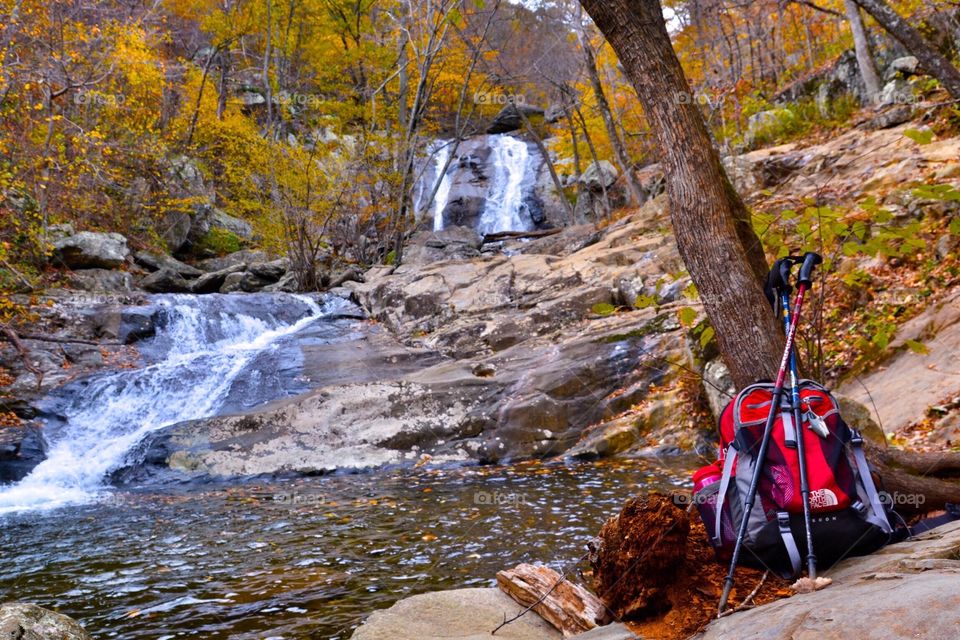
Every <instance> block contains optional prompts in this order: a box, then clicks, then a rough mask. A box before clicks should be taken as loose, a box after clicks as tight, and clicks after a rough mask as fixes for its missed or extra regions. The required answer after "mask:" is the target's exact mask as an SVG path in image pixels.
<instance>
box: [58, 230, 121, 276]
mask: <svg viewBox="0 0 960 640" xmlns="http://www.w3.org/2000/svg"><path fill="white" fill-rule="evenodd" d="M129 254H130V249H129V248H127V239H126V238H125V237H123V236H122V235H120V234H119V233H96V232H93V231H81V232H79V233H77V234H74V235H72V236H67V237H65V238H62V239H60V240H57V241H55V242H54V243H53V261H54V264H60V265H63V266H65V267H69V268H71V269H94V268H101V269H116V268H117V267H119V266H121V265H123V264H124V262H126V259H127V256H128V255H129Z"/></svg>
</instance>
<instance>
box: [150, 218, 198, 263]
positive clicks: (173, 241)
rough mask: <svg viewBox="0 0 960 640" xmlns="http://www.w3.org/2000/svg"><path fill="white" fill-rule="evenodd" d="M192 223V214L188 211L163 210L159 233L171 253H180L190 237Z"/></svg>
mask: <svg viewBox="0 0 960 640" xmlns="http://www.w3.org/2000/svg"><path fill="white" fill-rule="evenodd" d="M192 224H193V215H192V214H191V213H190V212H189V211H183V210H170V211H165V212H164V213H163V216H161V219H160V228H159V230H158V231H159V233H160V237H161V238H162V239H163V242H164V244H166V245H167V249H168V250H169V251H172V252H173V253H180V252H181V251H183V249H184V248H185V247H186V245H187V240H188V239H189V238H190V227H191V225H192Z"/></svg>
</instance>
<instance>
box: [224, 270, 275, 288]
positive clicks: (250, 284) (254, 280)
mask: <svg viewBox="0 0 960 640" xmlns="http://www.w3.org/2000/svg"><path fill="white" fill-rule="evenodd" d="M227 277H228V278H229V277H230V276H227ZM273 283H274V281H273V280H267V279H265V278H261V277H260V276H258V275H256V274H255V273H251V272H250V271H245V272H244V273H243V278H242V279H241V280H240V290H241V291H246V292H247V293H253V292H254V291H260V290H262V289H263V288H264V287H266V286H269V285H271V284H273ZM224 284H226V281H224Z"/></svg>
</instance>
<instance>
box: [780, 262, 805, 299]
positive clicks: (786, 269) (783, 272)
mask: <svg viewBox="0 0 960 640" xmlns="http://www.w3.org/2000/svg"><path fill="white" fill-rule="evenodd" d="M799 261H800V259H799V258H794V257H793V256H787V257H786V258H783V259H781V260H778V261H777V266H778V267H779V270H780V282H779V283H778V284H779V289H780V295H783V294H787V295H790V294H791V293H792V292H793V287H791V286H790V272H791V271H793V265H794V264H796V263H797V262H799Z"/></svg>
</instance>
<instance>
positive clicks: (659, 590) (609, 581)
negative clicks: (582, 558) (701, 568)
mask: <svg viewBox="0 0 960 640" xmlns="http://www.w3.org/2000/svg"><path fill="white" fill-rule="evenodd" d="M689 533H690V520H689V518H688V516H687V514H686V512H685V511H683V510H682V509H680V508H679V507H677V506H676V505H674V504H673V502H672V501H671V500H670V499H669V498H668V497H666V496H662V495H657V494H651V495H648V496H641V497H637V498H632V499H631V500H629V501H628V502H627V503H626V505H624V507H623V510H622V511H621V512H620V514H619V515H618V516H616V517H614V518H611V519H610V520H608V521H607V522H606V524H604V525H603V528H601V529H600V535H599V537H598V538H597V539H596V540H595V541H594V543H593V547H592V549H591V550H592V552H593V553H592V554H591V557H590V563H591V564H592V565H593V569H594V588H595V590H596V592H597V594H598V595H599V596H600V598H601V599H602V600H603V601H604V602H605V603H606V604H607V606H608V607H610V609H611V610H612V611H613V613H614V614H615V615H616V616H617V617H618V618H621V619H634V618H639V617H643V616H645V615H651V614H655V613H658V612H660V611H663V610H664V609H666V608H669V606H670V604H669V601H668V599H667V587H668V586H669V585H670V584H672V583H673V582H674V580H675V578H676V576H677V571H678V570H679V569H680V567H681V565H682V564H683V560H684V556H685V554H686V547H687V536H688V535H689Z"/></svg>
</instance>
